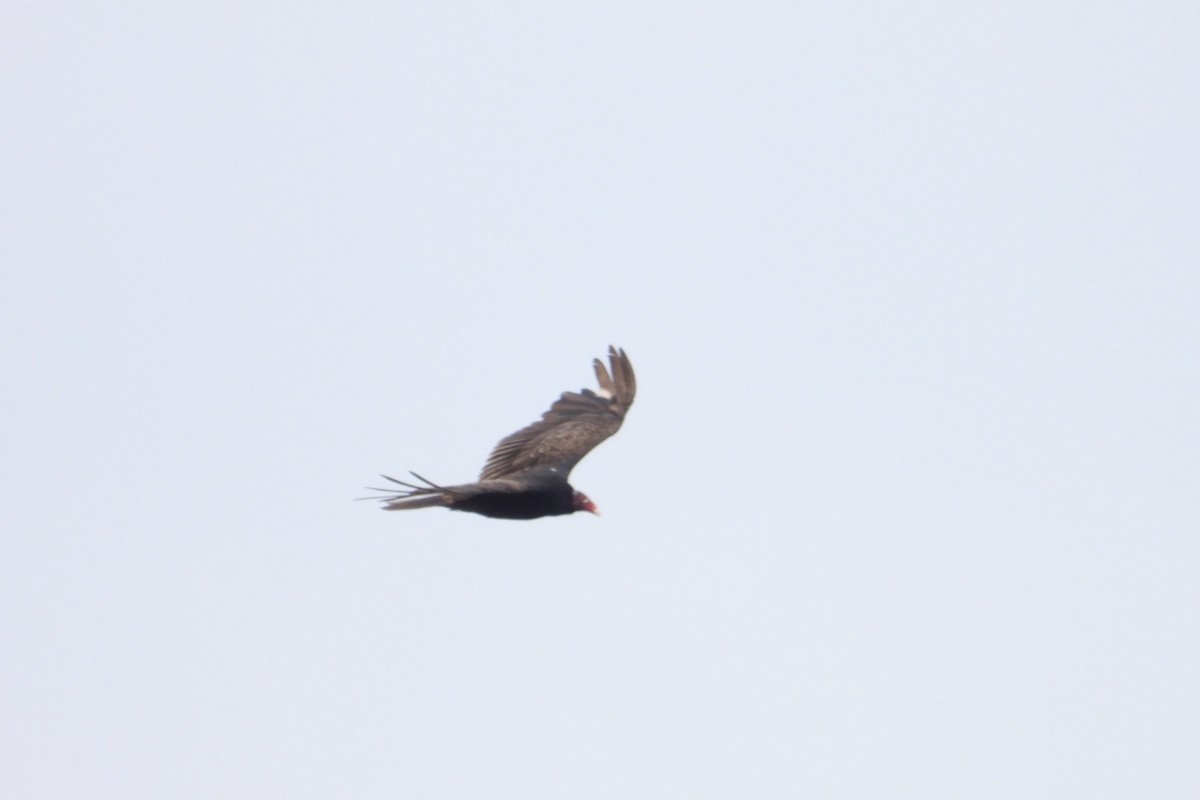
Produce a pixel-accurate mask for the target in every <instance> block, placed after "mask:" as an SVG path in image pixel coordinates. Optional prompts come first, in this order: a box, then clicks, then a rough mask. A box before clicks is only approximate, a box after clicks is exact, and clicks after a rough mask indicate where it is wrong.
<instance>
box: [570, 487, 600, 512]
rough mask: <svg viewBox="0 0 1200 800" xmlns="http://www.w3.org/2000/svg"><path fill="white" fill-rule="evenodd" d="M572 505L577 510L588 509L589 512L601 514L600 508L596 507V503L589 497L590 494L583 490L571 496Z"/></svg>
mask: <svg viewBox="0 0 1200 800" xmlns="http://www.w3.org/2000/svg"><path fill="white" fill-rule="evenodd" d="M571 507H572V508H574V509H575V510H576V511H587V512H588V513H591V514H595V515H596V516H597V517H598V516H600V509H598V508H596V504H595V503H593V502H592V501H591V500H589V499H588V496H587V495H586V494H584V493H583V492H576V493H575V494H574V496H572V497H571Z"/></svg>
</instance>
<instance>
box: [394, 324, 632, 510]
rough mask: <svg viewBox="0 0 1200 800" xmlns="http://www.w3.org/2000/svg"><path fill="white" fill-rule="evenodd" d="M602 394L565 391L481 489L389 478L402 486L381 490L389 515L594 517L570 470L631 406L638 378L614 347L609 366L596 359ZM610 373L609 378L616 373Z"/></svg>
mask: <svg viewBox="0 0 1200 800" xmlns="http://www.w3.org/2000/svg"><path fill="white" fill-rule="evenodd" d="M592 363H593V366H595V368H596V380H597V382H598V383H599V384H600V388H599V390H598V391H592V390H591V389H582V390H580V391H579V392H564V393H563V394H562V396H561V397H559V398H558V399H557V400H555V401H554V404H553V405H552V406H550V410H549V411H547V412H546V413H545V414H542V418H541V419H540V420H538V421H537V422H535V423H533V424H532V425H529V426H527V427H525V428H522V429H521V430H519V431H517V432H516V433H514V434H512V435H510V436H507V437H505V438H504V439H501V440H500V443H499V444H497V445H496V447H495V449H494V450H492V454H491V455H490V456H488V460H487V463H486V464H485V465H484V467H483V472H482V473H480V475H479V480H478V481H477V482H475V483H464V484H461V485H458V486H439V485H437V484H436V483H433V482H432V481H429V480H427V479H425V478H423V477H421V476H420V475H418V474H417V473H415V472H414V473H412V476H413V477H414V478H415V479H416V480H418V481H420V482H421V483H422V484H424V485H417V484H414V483H408V482H406V481H401V480H397V479H396V478H392V477H389V476H387V475H384V476H383V477H384V478H386V479H387V480H389V481H391V482H392V483H395V484H397V485H399V486H401V487H403V488H401V489H376V490H375V491H381V492H386V493H387V495H386V496H384V497H382V498H378V499H382V500H384V501H385V502H384V506H383V507H384V510H386V511H404V510H406V509H410V508H429V507H431V506H443V507H445V508H449V509H450V510H452V511H471V512H474V513H476V514H482V515H484V516H485V517H499V518H502V519H536V518H538V517H548V516H555V515H559V514H573V513H575V512H576V511H588V512H590V513H592V514H599V513H600V512H599V511H598V510H597V509H596V505H595V503H593V502H592V501H591V500H589V499H588V497H587V495H585V494H584V493H583V492H580V491H577V490H576V489H575V488H574V487H573V486H571V484H570V483H568V482H567V476H568V475H570V473H571V469H572V468H573V467H574V466H575V465H576V464H578V463H579V460H580V459H581V458H583V457H584V456H586V455H587V454H588V453H589V452H591V450H592V448H594V447H595V446H596V445H598V444H600V443H601V442H603V441H604V440H605V439H607V438H608V437H610V436H612V435H613V434H614V433H616V432H617V430H618V429H619V428H620V427H621V423H622V422H624V421H625V414H626V413H628V411H629V407H630V406H632V405H633V396H634V394H635V393H636V392H637V380H636V379H635V378H634V375H633V365H631V364H630V363H629V357H628V356H626V355H625V351H624V350H618V349H617V348H615V347H609V348H608V363H609V367H608V368H607V369H606V368H605V366H604V362H602V361H601V360H600V359H598V358H597V359H595V360H594V361H593V362H592ZM610 370H611V372H610Z"/></svg>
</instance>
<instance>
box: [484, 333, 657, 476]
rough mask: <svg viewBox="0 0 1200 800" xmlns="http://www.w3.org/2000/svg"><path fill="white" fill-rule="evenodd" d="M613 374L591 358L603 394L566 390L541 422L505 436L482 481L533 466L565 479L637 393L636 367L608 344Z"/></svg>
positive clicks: (614, 427) (610, 429)
mask: <svg viewBox="0 0 1200 800" xmlns="http://www.w3.org/2000/svg"><path fill="white" fill-rule="evenodd" d="M608 361H609V364H610V365H611V367H612V373H611V374H610V373H609V371H608V370H607V369H605V367H604V363H603V362H602V361H601V360H600V359H598V358H597V359H595V361H594V362H593V363H594V365H595V367H596V381H597V382H598V383H599V384H600V392H599V393H597V392H593V391H592V390H591V389H583V390H582V391H581V392H564V393H563V395H562V396H561V397H559V398H558V399H557V400H555V401H554V405H552V406H550V410H549V411H547V412H546V413H545V414H542V418H541V419H540V420H538V421H537V422H535V423H533V424H532V425H529V426H528V427H525V428H522V429H521V430H519V431H517V432H516V433H514V434H512V435H510V436H506V437H505V438H504V439H502V440H501V441H500V443H499V444H498V445H496V448H495V449H494V450H492V454H491V455H490V456H488V460H487V464H486V465H484V467H483V472H482V473H481V474H480V476H479V478H480V480H490V479H492V478H500V477H503V476H505V475H511V474H512V473H514V472H520V471H521V470H525V469H529V468H530V467H542V466H552V467H557V468H558V469H559V470H560V471H561V473H562V476H563V478H564V479H565V478H566V476H567V473H569V472H570V471H571V468H572V467H574V466H575V465H576V464H577V463H579V460H580V459H581V458H583V457H584V456H585V455H587V454H588V453H589V452H590V451H591V449H592V448H593V447H595V446H596V445H598V444H600V443H601V442H603V441H604V440H605V439H607V438H608V437H610V436H612V435H613V434H614V433H616V432H617V429H619V428H620V427H621V423H622V422H623V421H624V420H625V414H626V412H628V411H629V407H630V406H631V405H633V397H634V395H635V394H637V380H636V378H634V375H633V366H632V365H631V364H630V363H629V357H628V356H626V355H625V351H624V350H617V349H616V348H615V347H609V348H608Z"/></svg>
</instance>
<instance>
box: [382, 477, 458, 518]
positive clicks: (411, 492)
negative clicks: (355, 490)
mask: <svg viewBox="0 0 1200 800" xmlns="http://www.w3.org/2000/svg"><path fill="white" fill-rule="evenodd" d="M412 475H413V477H414V478H416V479H417V480H419V481H423V482H424V483H426V484H427V485H426V486H417V485H415V484H411V483H405V482H404V481H401V480H397V479H396V478H393V477H391V476H390V475H382V476H380V477H383V478H386V479H387V480H389V481H391V482H392V483H396V484H399V485H400V486H403V487H404V488H403V489H375V490H374V491H377V492H388V493H389V495H390V496H387V497H382V498H379V499H381V500H386V501H387V502H386V503H384V506H383V510H384V511H406V510H408V509H410V508H430V507H431V506H451V505H453V504H454V496H453V495H452V494H451V493H450V492H449V491H447V490H446V489H443V488H442V487H441V486H438V485H437V484H436V483H433V482H432V481H430V480H428V479H426V478H422V477H421V476H420V475H418V474H417V473H415V472H414V473H412Z"/></svg>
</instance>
